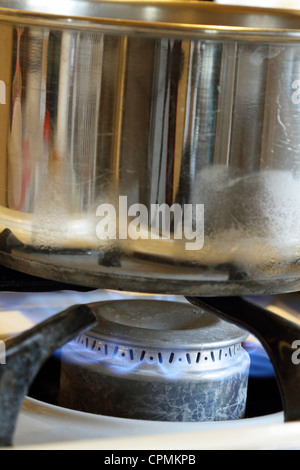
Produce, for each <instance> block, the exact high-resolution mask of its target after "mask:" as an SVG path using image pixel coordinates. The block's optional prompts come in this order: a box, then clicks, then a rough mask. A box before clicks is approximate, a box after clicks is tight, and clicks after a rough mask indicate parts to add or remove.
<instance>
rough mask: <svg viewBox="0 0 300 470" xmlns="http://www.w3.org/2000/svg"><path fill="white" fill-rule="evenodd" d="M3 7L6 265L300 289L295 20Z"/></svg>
mask: <svg viewBox="0 0 300 470" xmlns="http://www.w3.org/2000/svg"><path fill="white" fill-rule="evenodd" d="M0 6H1V7H0V22H1V28H0V49H1V50H0V52H1V53H0V133H1V141H0V164H1V172H0V175H1V177H0V178H1V181H0V203H1V207H0V228H1V230H2V236H1V243H0V251H1V255H0V262H1V263H3V264H5V265H7V266H9V267H14V268H16V269H19V270H21V271H25V272H29V273H31V274H35V275H39V276H43V277H47V278H52V279H58V280H60V281H61V280H62V281H66V282H70V281H71V282H73V283H77V284H81V285H87V286H90V287H100V286H101V287H104V288H114V289H127V290H135V291H145V292H170V293H179V294H197V295H211V294H213V295H233V294H234V295H241V294H266V293H271V292H284V291H292V290H298V289H299V287H300V276H299V274H300V257H299V255H300V184H299V176H300V137H299V126H300V105H299V101H300V99H299V98H300V93H299V89H300V81H299V80H300V23H299V14H298V13H296V12H295V13H293V12H285V11H280V10H277V11H272V10H269V9H268V10H264V9H250V8H242V7H236V8H232V7H226V6H221V5H213V4H208V3H207V4H206V3H202V2H198V3H194V2H185V3H182V2H155V1H151V2H150V1H149V2H136V1H128V2H119V1H118V2H116V1H107V2H106V1H105V2H99V1H88V0H86V1H80V0H72V1H70V2H67V4H66V3H65V2H58V3H57V4H56V3H55V4H53V5H52V4H50V5H49V2H40V1H37V0H36V1H34V0H31V1H29V0H28V1H27V0H22V1H9V2H8V1H3V0H1V1H0ZM7 7H9V8H7Z"/></svg>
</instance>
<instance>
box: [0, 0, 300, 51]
mask: <svg viewBox="0 0 300 470" xmlns="http://www.w3.org/2000/svg"><path fill="white" fill-rule="evenodd" d="M38 3H39V2H38V0H10V1H9V2H8V1H7V0H6V1H5V0H0V22H2V23H3V22H4V23H16V24H17V25H23V26H34V27H48V28H53V29H60V28H63V29H72V30H74V29H76V30H88V31H90V32H93V31H98V32H99V31H100V32H103V33H114V34H118V35H124V34H126V35H137V36H150V37H180V38H182V39H185V38H187V39H207V40H214V41H223V40H231V41H247V42H248V41H250V42H259V41H262V42H281V43H286V42H299V40H300V11H297V10H285V9H273V8H261V7H246V6H231V5H220V4H214V3H207V2H202V1H200V2H196V1H193V0H191V1H190V0H186V1H182V0H179V1H177V0H169V1H168V0H164V1H160V0H149V1H146V2H143V1H141V0H101V1H98V0H65V1H64V0H63V1H62V2H60V4H57V3H55V6H53V5H51V4H50V6H49V2H47V4H43V6H41V4H40V5H38ZM7 4H9V5H10V6H9V7H8V6H7ZM14 4H16V7H17V8H14ZM1 5H3V6H1ZM22 6H23V8H22ZM67 6H68V7H69V8H68V9H65V8H66V7H67ZM77 7H78V9H77ZM79 7H80V8H79ZM54 9H55V10H56V12H55V13H54ZM75 10H76V11H77V13H75Z"/></svg>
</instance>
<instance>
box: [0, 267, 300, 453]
mask: <svg viewBox="0 0 300 470" xmlns="http://www.w3.org/2000/svg"><path fill="white" fill-rule="evenodd" d="M2 274H3V275H2V278H3V279H4V278H5V279H6V281H7V282H6V290H5V291H4V292H2V293H1V296H0V312H1V313H0V331H1V338H3V339H4V338H8V337H9V338H13V337H20V335H21V334H22V333H24V332H26V331H27V332H30V331H32V328H33V327H34V326H36V325H38V324H43V322H45V321H47V320H49V319H51V318H53V317H54V316H55V315H57V314H58V313H59V312H61V311H65V310H68V308H70V307H71V308H72V306H74V305H95V304H96V305H100V306H101V305H104V306H106V309H108V308H112V309H114V306H116V305H118V303H120V302H121V304H122V305H124V302H125V304H126V303H128V302H129V303H130V302H135V301H137V302H138V303H142V304H143V306H147V305H149V307H146V308H150V307H151V305H152V304H153V302H154V306H155V305H156V303H157V302H159V303H160V304H159V305H163V304H165V303H167V304H168V306H170V311H172V305H174V306H176V307H177V308H178V306H179V307H180V306H182V308H183V309H185V308H188V309H189V308H190V307H191V303H190V302H189V301H188V300H187V299H185V298H184V297H182V296H167V295H152V294H136V293H130V292H119V291H113V290H99V289H98V290H93V291H87V290H86V291H82V292H80V291H78V289H76V290H75V289H72V286H67V285H66V286H65V287H66V289H59V290H54V288H55V287H56V286H55V284H54V285H51V283H49V282H48V281H43V280H39V284H38V283H37V284H36V291H34V284H32V285H31V287H32V288H31V289H28V284H27V281H28V279H29V280H30V282H32V279H31V278H30V277H29V278H28V276H23V275H20V274H17V273H15V276H14V273H13V272H12V271H9V270H5V269H2ZM11 277H12V278H14V279H15V281H14V282H13V284H12V286H15V285H16V284H15V283H16V282H17V281H16V280H17V278H18V277H19V279H20V277H21V278H22V279H21V280H20V282H19V283H18V288H19V292H16V291H11V287H9V285H10V281H9V279H10V278H11ZM3 282H4V281H3ZM21 286H23V292H22V287H21ZM59 287H63V286H62V285H61V286H59ZM247 300H251V302H254V303H255V304H256V305H259V306H260V307H262V308H264V309H267V310H268V311H270V312H273V314H274V313H275V312H278V311H279V310H280V311H285V312H286V314H287V315H288V314H291V313H295V312H297V310H298V308H299V295H298V294H287V295H278V296H264V297H255V298H251V299H247ZM148 302H149V304H148ZM174 308H175V307H174ZM175 310H176V308H175ZM130 311H131V312H132V308H131V309H130ZM146 314H147V315H149V312H148V311H147V312H146ZM175 314H176V312H175ZM103 315H105V311H104V314H103ZM115 315H116V314H115ZM174 316H175V319H174V318H172V316H171V317H169V319H168V321H169V322H171V324H169V325H167V326H166V325H165V326H164V327H163V326H162V325H161V323H159V322H161V321H162V320H161V318H160V319H159V318H158V319H156V321H157V322H158V324H157V328H156V330H155V329H153V330H152V332H154V333H155V334H154V335H153V336H154V337H155V336H156V337H157V338H158V337H159V333H161V331H164V334H165V336H168V334H170V331H171V330H172V328H173V331H175V330H176V328H177V331H180V330H181V333H182V332H183V333H184V332H186V333H188V334H190V335H191V334H193V329H195V325H192V324H189V325H187V324H185V325H180V324H178V322H179V323H180V318H182V317H180V316H179V317H178V316H177V318H176V315H174ZM152 318H153V317H152ZM170 318H171V319H170ZM115 321H116V324H115V325H114V329H115V328H116V327H117V325H119V328H120V323H122V324H123V325H122V326H121V329H122V328H123V329H124V324H125V323H126V324H127V325H125V326H126V328H127V327H128V324H129V326H130V328H131V331H132V325H130V321H129V320H128V318H127V320H126V321H121V322H120V321H119V322H118V321H117V319H116V317H115ZM186 321H187V320H186V316H185V322H186ZM190 321H191V322H192V321H193V319H192V320H190ZM172 322H173V323H172ZM228 325H229V323H228ZM152 326H153V324H152ZM168 326H171V330H169V331H168ZM106 327H107V328H109V327H111V325H110V324H109V322H108V324H107V325H106ZM130 328H129V329H130ZM135 328H138V325H136V326H135ZM196 330H197V328H196ZM106 333H107V332H106ZM148 333H149V332H148ZM126 334H127V331H126ZM198 334H199V332H198ZM230 334H232V332H231V333H230ZM243 334H244V336H243V337H242V338H240V340H242V345H243V349H244V350H245V351H247V353H248V355H249V358H250V370H249V376H248V385H247V400H246V409H245V413H244V415H243V416H241V417H240V418H239V419H228V418H227V419H226V418H225V419H223V420H220V421H215V420H210V419H207V420H206V419H201V418H199V419H198V420H194V421H193V420H181V421H178V420H175V421H171V420H168V418H167V419H164V420H162V419H161V418H160V419H158V420H157V419H147V418H145V417H142V418H141V417H138V418H135V417H134V416H131V417H124V416H123V417H122V416H121V417H120V416H113V415H109V413H107V412H106V411H105V410H104V413H103V412H102V413H100V414H99V413H98V412H94V411H93V410H92V411H82V410H78V409H76V406H74V403H70V404H68V403H67V399H65V402H64V404H63V405H62V404H59V403H58V394H59V392H58V388H59V380H60V374H61V367H62V366H61V362H62V351H64V348H65V345H64V346H63V347H62V348H58V349H57V350H56V351H55V352H54V354H52V355H51V356H50V357H49V358H48V359H47V361H46V362H45V363H44V365H43V366H41V369H40V371H39V373H38V374H37V376H36V378H35V379H34V380H33V382H32V384H31V385H30V387H29V390H28V392H27V393H26V395H25V398H24V401H23V404H22V407H21V409H20V412H19V414H18V418H17V422H16V426H15V430H14V432H13V441H12V444H11V445H10V446H4V447H5V448H9V449H101V450H103V451H105V450H115V451H119V450H124V451H125V450H132V451H133V450H137V451H138V450H140V449H144V450H147V449H148V450H152V451H153V449H156V450H157V451H158V450H169V451H170V450H177V451H179V450H184V451H186V452H188V451H191V449H192V450H195V451H197V450H201V449H294V448H298V446H299V437H300V423H299V422H298V421H296V422H284V421H285V420H284V411H283V406H282V401H281V398H280V393H279V390H278V385H277V381H276V378H275V372H274V369H273V366H272V364H271V362H270V359H269V357H268V355H267V353H266V351H265V349H264V347H263V346H262V344H261V343H260V342H259V341H258V340H257V339H256V338H255V337H254V336H253V335H252V334H251V333H248V332H245V331H243ZM84 335H85V336H84ZM89 335H90V337H91V336H93V335H94V336H95V331H94V330H93V328H91V329H88V330H87V331H86V333H83V334H81V335H80V334H79V335H78V336H76V340H75V341H74V340H73V341H69V342H68V343H67V346H68V347H71V349H72V348H73V347H74V344H79V343H80V341H79V340H78V338H80V337H85V338H87V337H88V336H89ZM163 336H164V335H163ZM127 337H128V336H127ZM183 337H184V336H183ZM98 340H99V338H98ZM210 340H211V339H209V338H207V340H206V343H208V342H209V341H210ZM236 340H237V339H236ZM90 341H91V340H90ZM199 341H200V340H199ZM214 341H218V339H216V338H215V339H214ZM137 342H138V341H137ZM86 344H87V343H86V340H85V341H84V348H83V350H82V351H81V352H80V354H81V355H82V354H83V356H85V357H84V360H86V358H87V357H89V355H90V354H91V350H90V349H88V348H86ZM89 344H91V342H90V343H89ZM160 346H161V344H160ZM173 346H174V345H173ZM197 347H198V348H199V344H197ZM219 347H220V345H219ZM153 349H155V348H154V347H153V342H152V354H153ZM120 351H121V349H120ZM77 352H78V351H77ZM149 354H150V353H149ZM168 354H169V351H168ZM65 355H66V352H65ZM169 357H170V356H169V355H168V358H169ZM178 357H179V356H178ZM190 357H192V353H191V356H190ZM148 358H149V355H148ZM203 358H204V355H203ZM77 359H78V357H77ZM152 359H153V358H152ZM148 362H149V361H148ZM179 363H180V362H178V364H179ZM98 364H100V365H101V367H103V362H101V361H99V358H98ZM73 366H74V364H73ZM1 367H5V365H4V364H2V365H1ZM205 370H206V373H208V374H209V370H208V369H207V368H206V369H205ZM202 372H203V371H202ZM151 373H152V372H151ZM194 373H195V370H194ZM143 374H145V371H143ZM204 375H205V374H204ZM79 376H80V375H79ZM85 378H86V377H85ZM167 380H172V379H170V378H168V379H167ZM79 383H80V381H79V382H77V384H75V385H74V389H73V391H74V390H75V391H76V390H77V391H78V384H79ZM83 388H84V387H83ZM68 393H70V396H71V395H72V393H71V391H70V390H69V392H68ZM68 393H67V395H68ZM150 393H151V392H150ZM148 398H149V397H147V399H148ZM90 400H91V399H87V402H88V401H90ZM72 407H73V409H72ZM74 408H75V409H74ZM102 411H103V410H102Z"/></svg>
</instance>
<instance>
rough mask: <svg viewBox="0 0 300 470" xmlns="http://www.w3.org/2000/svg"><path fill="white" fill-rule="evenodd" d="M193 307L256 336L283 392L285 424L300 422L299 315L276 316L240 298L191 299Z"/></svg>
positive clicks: (283, 314)
mask: <svg viewBox="0 0 300 470" xmlns="http://www.w3.org/2000/svg"><path fill="white" fill-rule="evenodd" d="M187 300H189V302H191V303H192V304H193V305H196V306H197V307H200V308H202V309H205V310H208V311H210V312H212V313H215V314H217V315H218V316H220V317H223V319H224V320H229V321H231V322H233V323H235V324H236V325H238V326H240V327H242V328H244V329H246V330H247V331H249V332H250V333H252V334H253V335H254V336H255V337H256V338H257V339H258V340H260V342H261V344H262V345H263V346H264V348H265V350H266V352H267V354H268V355H269V358H270V360H271V362H272V364H273V367H274V370H275V374H276V378H277V382H278V386H279V390H280V393H281V399H282V405H283V411H284V419H285V421H286V422H287V421H298V420H300V363H298V362H299V361H298V357H299V358H300V351H299V355H298V353H297V348H296V349H295V348H294V347H293V343H294V341H299V345H300V314H299V316H297V315H293V314H290V313H287V312H285V311H282V312H281V311H279V312H278V313H273V312H271V311H269V310H266V309H263V308H261V307H259V306H258V305H255V304H254V303H251V302H250V301H247V300H244V299H242V298H239V297H187Z"/></svg>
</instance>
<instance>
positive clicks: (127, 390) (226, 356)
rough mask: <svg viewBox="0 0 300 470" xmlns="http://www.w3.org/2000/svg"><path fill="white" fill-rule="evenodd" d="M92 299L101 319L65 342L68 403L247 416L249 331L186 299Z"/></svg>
mask: <svg viewBox="0 0 300 470" xmlns="http://www.w3.org/2000/svg"><path fill="white" fill-rule="evenodd" d="M91 307H92V309H93V310H94V311H95V312H96V317H97V320H98V324H97V326H96V327H95V328H93V329H92V330H90V331H88V332H87V333H85V334H82V335H80V336H78V337H77V338H76V339H75V340H74V341H72V342H71V343H68V345H66V346H64V347H63V349H62V365H61V383H60V388H61V389H60V398H59V404H60V405H61V406H64V407H67V408H73V409H77V410H80V411H85V412H90V413H98V414H103V415H110V416H118V417H123V418H134V419H145V420H159V421H220V420H230V419H239V418H242V417H244V415H245V407H246V398H247V383H248V372H249V364H250V360H249V356H248V354H247V352H246V351H245V350H244V349H243V347H242V345H241V343H242V341H243V340H245V339H246V337H247V336H248V333H247V332H245V331H244V330H242V329H240V328H238V327H236V326H234V325H232V324H230V323H228V322H225V321H223V320H221V319H219V318H218V317H216V316H215V315H212V314H210V313H207V312H205V311H204V310H203V309H200V308H197V307H194V306H192V305H191V304H188V303H182V302H168V301H158V300H144V299H136V300H132V299H131V300H117V301H110V302H104V303H102V304H97V305H96V306H91Z"/></svg>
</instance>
